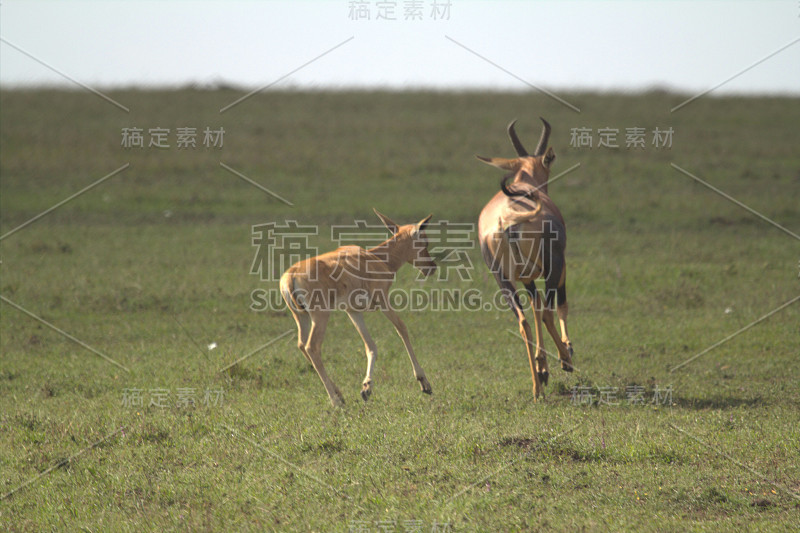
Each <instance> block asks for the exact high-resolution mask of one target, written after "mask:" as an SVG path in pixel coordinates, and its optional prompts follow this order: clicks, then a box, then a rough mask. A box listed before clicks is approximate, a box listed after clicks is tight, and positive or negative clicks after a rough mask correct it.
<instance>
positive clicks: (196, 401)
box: [0, 89, 800, 532]
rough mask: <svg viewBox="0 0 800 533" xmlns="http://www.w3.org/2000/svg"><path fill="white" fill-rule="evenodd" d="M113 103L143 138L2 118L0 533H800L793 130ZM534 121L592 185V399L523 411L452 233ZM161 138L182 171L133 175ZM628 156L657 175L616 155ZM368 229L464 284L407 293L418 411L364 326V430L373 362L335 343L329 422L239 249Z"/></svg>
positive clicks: (585, 224)
mask: <svg viewBox="0 0 800 533" xmlns="http://www.w3.org/2000/svg"><path fill="white" fill-rule="evenodd" d="M109 96H110V97H111V98H113V99H114V100H115V101H117V102H119V103H120V104H122V105H124V106H126V107H128V108H129V109H130V112H129V113H126V112H124V111H122V110H120V109H119V108H117V107H115V106H114V105H112V104H111V103H109V102H107V101H104V100H103V99H101V98H98V97H97V96H95V95H92V94H90V93H87V92H66V91H64V92H59V91H44V90H42V91H11V90H8V91H3V92H2V93H0V109H1V110H2V129H1V131H0V134H1V136H0V141H1V142H2V145H1V146H0V149H1V155H2V161H1V162H0V185H1V186H2V188H1V190H0V193H1V194H0V234H1V235H2V237H0V259H2V264H0V275H2V278H1V279H0V295H2V297H3V300H2V303H1V304H0V312H1V313H2V315H0V350H2V356H0V529H2V530H11V531H42V530H64V531H77V530H82V531H111V530H119V531H149V530H254V531H263V530H274V531H361V532H365V531H426V532H428V531H536V530H554V531H566V530H571V531H608V530H615V531H617V530H622V531H634V530H636V531H686V530H697V531H741V530H747V531H796V530H798V528H800V366H798V364H797V363H798V354H799V353H800V303H798V300H797V298H798V296H800V263H799V262H798V261H800V240H798V239H797V238H796V236H793V235H791V234H790V233H794V234H797V233H800V209H799V208H800V202H799V199H800V152H798V149H797V146H798V145H797V130H796V127H797V124H798V123H800V100H798V99H789V98H774V99H768V98H710V97H705V98H701V99H698V100H696V101H694V102H691V103H690V104H688V105H686V106H685V107H682V108H681V109H679V110H677V111H676V112H674V113H673V112H670V109H671V108H673V107H674V106H676V105H678V104H680V103H681V102H683V101H684V100H685V99H686V98H687V96H686V95H683V96H682V95H675V94H666V93H658V92H654V93H647V94H638V95H617V94H606V95H596V94H564V95H559V96H561V97H562V98H564V99H565V100H567V101H568V102H570V103H571V104H572V105H574V106H576V107H579V108H580V110H581V112H580V113H576V112H575V111H573V110H571V109H570V108H568V107H565V106H563V105H561V104H560V103H558V102H557V101H555V100H553V99H550V98H548V97H546V96H544V95H541V94H523V93H520V94H478V93H451V94H448V93H438V94H436V93H422V92H420V93H367V92H362V93H359V92H354V93H324V92H319V93H314V92H308V93H288V92H287V93H283V92H275V93H272V92H267V93H263V94H257V95H254V96H252V97H251V98H249V99H247V100H245V101H243V102H241V103H240V104H238V105H236V106H234V107H232V108H230V109H228V110H226V111H225V112H224V113H220V108H223V107H224V106H226V105H228V104H230V103H231V102H233V101H235V100H236V99H237V98H239V97H241V96H242V93H239V92H235V91H194V90H188V89H187V90H180V91H117V92H112V93H109ZM538 116H543V117H545V118H547V119H548V120H549V121H550V122H551V124H552V125H553V130H554V131H553V136H552V138H551V143H550V144H551V145H552V146H553V147H554V149H555V150H556V154H557V159H556V162H555V167H554V175H556V174H558V173H559V172H562V171H565V170H567V169H571V168H572V167H575V165H578V164H579V166H577V167H576V168H574V169H573V170H571V171H570V172H568V173H566V174H564V175H563V176H561V177H559V178H558V179H557V180H556V181H555V182H554V183H553V184H552V185H551V186H550V194H551V196H552V197H553V198H554V200H555V201H556V203H557V204H558V205H559V207H560V209H561V211H562V212H563V214H564V217H565V219H566V221H567V227H568V232H569V233H568V239H569V244H568V249H567V262H568V269H569V270H568V290H569V299H570V326H571V331H570V333H571V337H572V341H573V343H574V345H575V359H574V361H575V365H576V367H577V370H576V371H575V372H574V373H573V374H566V373H564V372H562V371H561V370H560V369H559V368H558V364H557V363H555V362H554V361H551V377H550V383H549V386H548V387H547V389H546V393H547V396H546V398H545V399H544V400H543V401H540V402H537V403H534V402H533V401H532V395H531V377H530V371H529V369H528V362H527V358H526V356H525V352H524V347H523V344H522V341H521V340H520V339H519V338H518V336H517V326H516V323H515V321H514V318H513V316H512V314H511V313H510V312H509V311H508V310H505V309H500V308H497V307H496V306H494V305H491V302H492V299H493V295H494V294H495V290H496V287H495V285H494V281H493V280H492V279H490V278H489V277H488V276H487V273H486V269H485V267H484V266H483V263H482V261H481V259H480V257H479V253H478V250H477V247H476V245H475V242H474V241H475V232H474V231H471V230H470V227H471V226H470V224H474V223H475V222H476V219H477V215H478V213H479V212H480V209H481V207H482V206H483V204H484V203H485V202H486V201H487V200H488V199H489V198H490V197H491V196H492V195H493V194H494V193H495V191H496V190H497V188H498V182H499V178H500V177H501V175H500V173H499V171H497V170H495V169H492V168H490V167H487V166H485V165H482V164H481V163H479V162H477V161H476V160H475V158H474V154H481V155H486V156H504V157H509V156H511V155H512V153H513V150H512V148H511V145H510V143H509V142H508V139H507V138H506V135H505V126H506V124H507V123H508V122H509V121H510V120H511V119H513V118H517V119H519V122H518V126H517V129H518V132H519V133H520V136H521V138H522V139H523V141H525V142H526V143H527V145H528V147H529V148H531V147H533V146H535V143H536V140H537V139H538V135H539V131H540V124H539V122H538V118H537V117H538ZM185 127H189V128H196V133H197V137H196V146H195V147H194V148H184V147H179V146H178V128H185ZM123 128H141V129H142V130H143V136H144V144H145V145H144V147H142V148H137V147H134V148H125V147H124V146H123V145H122V144H123ZM155 128H166V129H169V133H168V134H167V136H166V138H165V141H164V144H166V145H169V147H165V148H158V147H155V146H149V143H150V142H151V141H152V140H153V139H154V137H157V136H156V135H154V133H155V132H151V131H150V130H154V129H155ZM206 128H208V129H210V130H220V129H221V128H222V129H224V137H223V139H224V140H223V143H222V146H221V147H220V146H206V145H205V144H206V143H204V140H205V138H204V134H203V131H204V130H205V129H206ZM605 128H610V130H604V129H605ZM631 128H642V131H643V132H644V138H643V139H644V145H643V146H638V147H634V146H631V147H626V135H627V134H628V133H629V132H632V130H630V129H631ZM656 128H658V130H659V131H667V130H669V129H670V128H671V129H672V139H671V144H670V145H668V146H661V145H660V143H658V144H659V145H656V144H655V143H654V142H653V137H654V133H653V132H654V130H656ZM580 129H584V131H586V130H588V132H589V133H591V136H592V147H591V148H589V147H587V146H578V143H577V141H575V140H574V139H573V133H577V132H578V131H579V130H580ZM613 130H616V131H617V135H616V141H615V142H608V143H607V144H617V145H618V147H617V148H613V147H608V146H600V143H601V140H602V139H601V135H602V132H603V131H611V132H612V133H613ZM155 140H156V141H158V139H157V138H155ZM606 140H607V141H609V139H606ZM208 144H213V143H211V142H209V143H208ZM126 165H127V166H126ZM223 165H224V166H223ZM676 166H677V167H678V168H676ZM123 167H124V168H123ZM226 167H227V168H226ZM118 169H119V171H118V172H117V173H116V174H113V175H111V176H109V174H110V173H112V172H114V171H115V170H118ZM681 169H682V170H681ZM237 173H238V174H237ZM687 173H688V174H687ZM239 174H241V175H239ZM689 174H690V175H689ZM692 176H694V177H692ZM102 178H105V179H104V180H103V181H102V182H100V183H97V184H96V185H95V186H94V187H92V188H90V189H89V190H87V191H85V192H84V193H82V194H80V195H78V196H76V197H75V198H73V199H71V200H70V201H68V202H66V203H64V204H63V205H60V206H59V207H57V208H56V209H54V210H52V211H51V212H49V213H47V214H46V215H45V216H42V217H41V218H39V219H37V220H35V221H33V222H32V223H30V224H27V225H24V224H26V223H27V222H28V221H30V220H31V219H32V218H33V217H36V216H37V215H39V214H40V213H42V212H44V211H45V210H47V209H49V208H51V207H53V206H55V205H57V204H59V202H62V201H63V200H65V199H67V198H70V197H71V196H72V195H74V194H75V193H76V192H78V191H81V190H82V189H84V188H86V187H87V186H90V185H92V184H93V183H95V182H97V181H99V180H101V179H102ZM245 178H247V179H249V180H252V181H253V182H255V183H256V184H257V185H258V186H256V185H254V184H253V183H250V182H248V181H247V179H245ZM701 180H702V182H705V183H707V184H709V185H711V186H713V187H716V188H717V189H719V190H720V191H723V192H724V194H726V195H729V196H730V197H731V198H733V199H735V200H736V201H738V202H741V203H742V204H744V205H746V206H747V207H748V208H749V209H751V210H753V211H755V212H756V213H757V214H754V213H753V212H751V211H749V210H748V209H745V208H743V207H742V206H740V205H737V204H736V203H735V202H734V201H731V200H730V199H728V198H726V197H725V196H723V194H720V193H718V192H715V191H714V190H712V189H710V188H709V187H708V186H706V185H704V183H701ZM264 189H268V190H269V191H270V192H271V193H272V194H270V193H268V192H267V191H265V190H264ZM273 194H274V195H277V196H280V198H282V199H283V200H286V202H284V201H282V200H281V199H279V198H277V197H276V196H274V195H273ZM287 202H288V203H287ZM289 204H292V205H289ZM373 207H376V208H378V209H379V210H381V211H382V212H384V213H386V214H387V215H389V216H390V217H392V218H394V219H395V220H397V221H399V222H404V223H407V222H412V221H417V220H419V219H421V218H422V217H424V216H426V215H427V214H429V213H433V214H434V221H435V223H436V224H437V225H438V226H437V227H439V228H440V229H441V228H445V227H446V226H443V225H442V224H441V221H447V222H448V224H450V226H447V227H449V228H451V230H452V229H453V228H456V229H461V230H462V231H461V233H451V234H450V236H451V237H459V239H457V240H454V242H452V243H450V244H447V245H442V246H441V249H440V250H439V254H438V256H439V257H440V259H441V258H445V257H450V258H451V259H452V258H453V257H456V256H447V255H446V254H447V252H448V251H449V250H451V249H453V250H457V251H458V252H459V253H460V254H461V255H460V256H457V257H458V261H457V262H453V263H447V266H448V267H451V268H445V269H441V268H440V272H446V273H448V275H447V276H442V277H443V278H444V279H428V280H426V281H424V282H420V281H418V280H417V279H416V274H415V272H413V271H412V270H411V269H410V268H406V269H405V270H402V271H401V272H400V275H399V277H398V280H397V282H396V284H395V288H396V289H398V290H400V291H404V292H402V293H400V294H416V295H418V296H420V295H421V296H425V297H428V298H434V297H436V296H437V295H438V296H441V295H443V294H445V293H446V294H449V295H451V296H453V297H454V301H455V302H456V303H457V305H455V304H454V307H455V308H451V309H447V310H442V309H441V308H434V307H433V306H432V305H422V306H417V307H421V308H420V309H416V308H415V309H403V310H401V311H400V314H401V316H402V317H403V319H404V320H405V322H406V324H407V325H408V328H409V330H410V333H411V339H412V342H413V343H414V346H415V349H416V352H417V356H418V358H419V360H420V363H421V364H422V366H423V368H424V369H425V371H426V373H427V375H428V378H429V380H430V382H431V384H432V386H433V395H432V396H427V395H423V394H421V393H420V391H419V387H418V385H417V384H416V382H415V381H414V378H413V375H412V372H411V366H410V364H409V362H408V358H407V356H406V354H405V352H404V349H403V346H402V344H401V342H400V339H399V338H398V337H397V335H396V333H395V332H394V330H393V329H392V327H391V325H390V324H389V322H388V321H386V320H385V319H384V318H383V317H381V316H378V315H375V316H368V317H367V323H368V325H369V327H370V330H371V332H372V335H373V337H374V338H375V340H376V342H377V344H378V349H379V358H378V362H377V367H376V371H375V376H374V379H375V384H374V388H375V390H374V393H373V395H372V398H371V399H370V400H369V402H368V403H364V402H362V401H361V399H360V396H359V390H360V385H361V380H362V379H363V376H364V371H365V369H366V358H365V356H364V352H363V344H362V342H361V341H360V339H359V338H358V335H357V334H356V332H355V330H354V329H353V327H352V325H351V324H350V322H349V320H347V317H346V316H345V315H344V314H340V315H336V316H334V317H333V318H332V320H331V323H330V325H329V328H328V333H327V336H326V340H325V344H324V346H323V360H324V361H325V363H326V366H327V369H328V371H329V373H330V374H331V376H332V378H333V379H334V381H335V382H336V383H337V385H338V386H339V388H340V389H341V390H342V392H343V394H344V396H345V399H346V401H347V405H346V407H345V408H344V409H338V410H337V409H333V408H332V407H331V406H330V404H329V402H328V399H327V396H326V395H325V391H324V389H323V387H322V385H321V383H320V381H319V379H318V378H317V376H316V374H315V373H314V371H313V369H311V368H310V367H309V365H308V364H307V363H306V362H305V360H304V358H303V357H302V355H301V354H300V352H299V351H298V350H297V348H296V340H295V336H294V335H295V334H294V323H293V321H292V319H291V317H290V316H289V314H288V312H287V311H286V310H285V309H283V308H281V307H279V306H278V305H276V304H277V302H275V304H269V305H268V306H267V308H266V309H264V308H260V307H259V305H257V303H258V302H257V298H255V296H254V295H258V294H266V295H271V296H272V297H273V298H272V300H273V301H274V300H275V298H274V296H275V294H277V292H276V289H277V282H276V281H274V278H273V276H272V275H271V273H270V271H271V270H272V268H277V267H279V266H280V264H278V263H280V261H284V260H286V257H285V256H284V255H281V254H277V255H272V256H270V255H269V254H264V255H261V256H258V255H257V254H258V252H259V251H262V252H264V251H266V250H267V248H263V247H262V248H259V247H256V246H254V245H253V238H254V234H253V231H252V228H253V226H256V225H261V224H269V223H274V224H277V225H278V226H276V227H284V228H286V227H288V225H287V222H286V221H296V222H297V224H298V225H301V226H310V227H313V228H316V229H314V230H313V231H307V232H306V233H305V234H304V235H305V238H306V241H305V244H306V246H305V248H303V249H301V250H300V252H299V253H301V254H302V253H304V252H308V251H309V250H315V249H316V250H318V251H319V252H322V251H326V250H329V249H333V248H335V247H336V246H338V245H339V244H343V243H345V241H346V239H345V240H342V239H340V238H338V234H337V235H333V234H332V228H333V229H336V228H338V229H339V230H342V229H344V230H347V231H350V232H351V233H354V229H353V228H354V227H355V225H356V222H355V221H357V220H365V221H366V222H367V223H368V224H369V225H372V224H379V222H378V220H377V218H376V217H375V216H374V214H373V213H372V208H373ZM765 218H766V219H769V220H765ZM23 225H24V226H23ZM778 225H779V226H780V227H778ZM372 231H373V232H374V231H375V230H374V229H372ZM355 233H358V232H355ZM356 237H358V235H357V236H356ZM356 240H358V239H356ZM272 250H273V251H276V250H277V251H281V250H279V249H278V248H277V245H276V247H275V248H273V249H272ZM259 257H261V258H266V259H265V262H264V263H262V264H263V266H264V275H263V276H259V275H257V274H253V273H251V271H252V268H253V266H254V264H259V263H258V262H257V261H256V259H257V258H259ZM269 259H272V261H273V263H276V264H273V265H270V264H269ZM440 266H441V265H440ZM254 291H260V292H255V293H254ZM476 295H477V299H478V301H479V306H478V307H479V308H478V309H475V306H474V305H472V304H471V303H470V302H472V303H474V301H473V300H474V299H475V297H476ZM787 303H788V305H786V306H785V307H783V308H782V309H779V308H780V307H781V306H783V305H784V304H787ZM776 310H777V311H776ZM773 311H775V312H774V313H773ZM770 313H773V314H770ZM767 315H769V316H767ZM762 318H763V320H761V321H759V322H758V323H757V324H755V325H753V323H754V322H756V321H758V320H759V319H762ZM751 325H752V327H749V326H751ZM51 326H52V327H51ZM53 327H55V328H58V329H59V330H61V332H63V333H60V332H58V331H56V330H54V329H53ZM287 332H288V334H287ZM65 334H67V335H69V336H71V337H73V338H74V339H75V340H77V341H79V342H80V343H81V344H79V343H78V342H75V340H71V339H70V338H68V337H67V336H66V335H65ZM721 341H724V342H721ZM546 342H547V345H546V348H547V349H548V350H550V351H553V350H554V348H553V344H552V342H551V341H550V340H549V339H547V340H546ZM265 344H266V345H267V346H264V345H265ZM237 361H238V362H237ZM687 361H689V362H688V363H686V362H687ZM235 362H236V363H235ZM234 363H235V364H234ZM684 363H686V364H684ZM681 365H682V366H681ZM223 369H224V370H223ZM221 370H222V371H221Z"/></svg>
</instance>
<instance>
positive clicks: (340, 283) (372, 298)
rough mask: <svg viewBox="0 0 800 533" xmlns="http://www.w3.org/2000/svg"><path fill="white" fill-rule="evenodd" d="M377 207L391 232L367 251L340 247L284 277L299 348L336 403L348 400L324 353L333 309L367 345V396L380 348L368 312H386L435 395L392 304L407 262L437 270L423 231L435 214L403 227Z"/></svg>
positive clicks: (425, 385) (364, 387)
mask: <svg viewBox="0 0 800 533" xmlns="http://www.w3.org/2000/svg"><path fill="white" fill-rule="evenodd" d="M374 211H375V214H376V215H378V218H380V219H381V221H382V222H383V224H384V225H385V226H386V227H387V228H388V229H389V231H390V232H391V233H392V236H391V237H390V238H389V239H387V240H386V241H384V242H383V243H381V244H379V245H378V246H376V247H374V248H370V249H369V250H365V249H364V248H361V247H360V246H342V247H341V248H339V249H337V250H334V251H332V252H328V253H325V254H322V255H319V256H317V257H312V258H310V259H305V260H303V261H300V262H298V263H296V264H294V265H292V266H291V267H289V269H287V270H286V272H285V273H284V274H283V276H281V282H280V287H281V295H282V296H283V299H284V300H285V301H286V305H287V306H288V307H289V310H290V311H291V312H292V316H293V317H294V320H295V322H296V323H297V347H298V348H300V351H301V352H303V355H304V356H305V357H306V359H307V360H308V362H310V363H311V364H312V365H313V366H314V369H315V370H316V371H317V374H318V375H319V378H320V379H321V380H322V384H323V385H325V390H326V391H327V392H328V397H329V398H330V400H331V404H333V406H334V407H340V406H342V405H344V398H343V397H342V393H341V392H339V388H338V387H337V386H336V385H335V384H334V383H333V381H332V380H331V379H330V377H328V374H327V373H326V372H325V367H324V366H323V364H322V359H321V356H320V352H321V348H322V339H323V337H324V336H325V326H326V325H327V323H328V318H329V316H330V313H331V311H333V310H335V309H342V310H344V311H345V312H346V313H347V315H348V316H349V317H350V320H351V321H352V322H353V325H354V326H355V327H356V329H357V330H358V333H359V335H361V339H362V340H363V341H364V346H365V347H366V351H367V375H366V377H365V378H364V382H363V384H362V386H361V397H362V398H363V399H364V401H366V400H367V399H368V398H369V396H370V394H371V393H372V369H373V366H374V364H375V359H376V357H377V353H378V352H377V348H376V346H375V342H374V341H373V340H372V337H370V334H369V331H367V326H366V324H365V323H364V316H363V313H364V311H375V310H381V311H383V314H384V315H386V318H388V319H389V321H390V322H391V323H392V324H393V325H394V328H395V329H396V330H397V333H398V334H399V335H400V338H401V339H403V344H404V345H405V347H406V351H407V352H408V356H409V358H410V359H411V365H412V366H413V367H414V377H415V378H416V379H417V381H419V384H420V386H421V387H422V392H424V393H426V394H431V384H430V383H428V380H427V378H426V377H425V372H424V371H423V370H422V367H421V366H420V365H419V362H418V361H417V358H416V356H415V355H414V349H413V348H412V347H411V341H410V340H409V338H408V329H407V328H406V326H405V324H404V323H403V321H402V320H400V317H399V316H397V313H395V311H394V310H393V309H392V307H391V305H390V304H389V287H391V285H392V282H393V281H394V277H395V273H396V272H397V271H398V269H399V268H400V267H401V266H403V265H404V264H406V263H411V264H412V265H414V266H415V267H416V268H418V269H419V270H420V271H421V272H422V273H423V274H425V275H426V276H429V275H430V274H432V273H433V272H434V271H435V270H436V263H434V261H433V259H432V258H431V256H430V255H429V254H428V241H427V237H426V235H425V231H424V230H425V226H426V225H427V224H428V222H429V221H430V219H431V216H433V215H428V216H427V217H426V218H424V219H422V220H421V221H420V222H418V223H417V224H407V225H405V226H400V225H398V224H396V223H394V222H392V221H391V220H390V219H389V218H388V217H387V216H385V215H383V214H381V213H379V212H378V210H377V209H376V210H374Z"/></svg>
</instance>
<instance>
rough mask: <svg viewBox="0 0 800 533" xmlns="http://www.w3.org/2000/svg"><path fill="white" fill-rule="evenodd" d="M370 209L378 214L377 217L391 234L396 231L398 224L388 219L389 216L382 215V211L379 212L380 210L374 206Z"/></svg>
mask: <svg viewBox="0 0 800 533" xmlns="http://www.w3.org/2000/svg"><path fill="white" fill-rule="evenodd" d="M372 210H373V211H375V214H376V215H378V218H380V219H381V222H383V225H384V226H386V228H387V229H388V230H389V231H391V232H392V235H394V234H395V233H397V230H398V229H399V228H400V226H398V225H397V224H396V223H395V222H392V219H390V218H389V217H387V216H386V215H384V214H383V213H381V212H380V211H378V210H377V209H375V208H374V207H373V208H372Z"/></svg>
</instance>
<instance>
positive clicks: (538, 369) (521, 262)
mask: <svg viewBox="0 0 800 533" xmlns="http://www.w3.org/2000/svg"><path fill="white" fill-rule="evenodd" d="M541 120H542V122H543V123H544V127H543V128H542V135H541V137H540V139H539V144H538V146H537V147H536V150H535V151H534V152H533V154H528V152H527V150H525V148H524V147H523V145H522V143H521V142H520V140H519V138H518V137H517V134H516V132H515V131H514V123H515V122H516V121H514V122H511V124H509V125H508V136H509V137H510V138H511V143H512V144H513V146H514V149H515V150H516V152H517V155H518V156H519V157H516V158H513V159H504V158H487V157H481V156H477V157H478V159H480V160H481V161H483V162H484V163H488V164H490V165H493V166H495V167H498V168H500V169H503V170H507V171H509V172H510V173H509V174H507V175H506V176H505V177H504V178H503V180H502V182H501V191H500V192H498V193H497V194H495V195H494V197H493V198H492V199H491V200H490V201H489V203H488V204H486V206H485V207H484V208H483V211H481V215H480V219H479V221H478V240H479V241H480V247H481V253H482V254H483V259H484V261H485V262H486V265H487V266H488V267H489V269H490V270H491V271H492V273H493V274H494V276H495V279H496V280H497V284H498V285H499V286H500V289H501V290H502V292H503V294H504V296H505V298H506V301H507V302H508V304H509V306H510V307H511V310H512V311H513V312H514V314H515V316H516V317H517V322H518V323H519V330H520V334H521V335H522V337H523V339H525V348H526V350H527V353H528V361H529V362H530V366H531V374H532V377H533V397H534V401H535V400H536V399H537V398H538V397H539V395H540V394H541V393H542V392H543V391H542V385H546V384H547V380H548V377H549V370H548V368H547V358H546V356H545V352H544V349H543V346H542V345H543V344H544V339H543V335H542V322H544V325H545V326H546V327H547V331H548V332H549V333H550V335H551V336H552V337H553V340H554V341H555V343H556V347H557V348H558V357H559V359H560V361H561V368H562V369H564V370H566V371H567V372H571V371H572V343H571V342H570V340H569V336H568V335H567V309H568V308H567V291H566V283H565V282H566V263H565V260H564V249H565V247H566V243H567V238H566V237H567V235H566V228H565V226H564V219H563V217H562V216H561V213H560V212H559V210H558V208H557V207H556V205H555V204H554V203H553V201H552V200H551V199H550V197H549V196H548V195H547V182H548V179H549V178H550V167H551V166H552V164H553V160H554V159H555V157H556V156H555V152H553V149H552V148H548V147H547V141H548V139H549V137H550V124H548V123H547V121H546V120H544V119H541ZM509 180H510V184H509ZM542 277H543V278H544V284H545V294H544V305H543V306H542V305H541V304H542V301H541V296H540V295H539V292H538V290H537V289H536V285H535V282H534V280H536V279H538V278H542ZM518 281H519V282H522V284H523V285H524V286H525V289H526V290H527V292H528V294H529V296H530V299H531V307H532V309H533V314H534V325H535V332H536V343H535V344H534V341H533V337H532V335H531V328H530V326H529V325H528V321H527V320H526V319H525V314H524V312H523V310H522V304H521V301H520V299H519V295H518V294H517V291H516V282H518ZM556 298H557V299H558V318H559V321H560V323H561V336H559V335H558V332H557V331H556V326H555V321H554V319H553V306H554V304H555V302H556Z"/></svg>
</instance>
